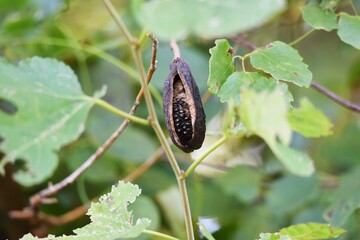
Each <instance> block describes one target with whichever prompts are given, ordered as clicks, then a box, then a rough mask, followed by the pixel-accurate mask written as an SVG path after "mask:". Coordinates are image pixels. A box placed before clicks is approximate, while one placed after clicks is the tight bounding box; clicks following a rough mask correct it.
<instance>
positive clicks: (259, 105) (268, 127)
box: [240, 88, 291, 145]
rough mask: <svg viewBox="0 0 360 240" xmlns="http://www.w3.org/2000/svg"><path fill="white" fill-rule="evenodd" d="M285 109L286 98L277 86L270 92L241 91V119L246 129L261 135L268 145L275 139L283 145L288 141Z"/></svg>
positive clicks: (288, 133)
mask: <svg viewBox="0 0 360 240" xmlns="http://www.w3.org/2000/svg"><path fill="white" fill-rule="evenodd" d="M287 110H288V106H287V104H286V99H285V97H284V95H283V94H282V93H281V91H280V90H279V89H278V88H276V89H275V90H274V91H271V92H268V91H263V92H260V93H256V92H254V91H251V90H246V91H244V92H243V99H242V103H241V105H240V115H241V117H242V121H243V122H244V125H245V127H246V128H247V129H248V130H250V131H252V132H253V133H255V134H256V135H258V136H261V137H262V138H263V139H264V140H265V141H266V142H267V143H268V144H269V145H271V144H273V143H275V142H276V141H277V139H279V140H280V141H281V142H282V143H284V144H285V145H287V144H289V143H290V139H291V130H290V127H289V124H288V122H287V117H286V116H287Z"/></svg>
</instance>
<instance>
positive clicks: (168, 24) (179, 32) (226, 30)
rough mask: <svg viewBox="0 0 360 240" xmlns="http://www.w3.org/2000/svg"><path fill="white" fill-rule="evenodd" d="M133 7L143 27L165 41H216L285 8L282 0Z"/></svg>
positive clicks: (174, 0)
mask: <svg viewBox="0 0 360 240" xmlns="http://www.w3.org/2000/svg"><path fill="white" fill-rule="evenodd" d="M134 4H135V5H136V11H135V13H136V15H137V19H138V21H139V22H140V23H141V25H142V26H143V27H145V28H146V29H149V30H150V31H151V32H153V33H154V34H155V35H156V36H158V37H159V38H161V39H164V40H170V39H171V38H175V39H180V38H184V37H187V36H189V35H191V34H195V35H198V36H200V37H204V38H215V37H218V36H228V35H230V34H235V33H240V32H243V31H246V30H249V29H251V28H254V27H257V26H260V25H261V24H263V23H265V22H266V21H268V20H269V19H270V18H271V17H272V16H274V15H275V14H278V13H279V12H281V11H282V10H283V9H284V8H285V5H286V3H285V1H283V0H277V1H275V0H271V1H266V2H263V1H261V0H253V1H237V0H225V1H224V0H211V1H201V0H170V1H150V2H146V3H142V4H139V1H138V2H137V3H134ZM159 12H161V14H154V13H159Z"/></svg>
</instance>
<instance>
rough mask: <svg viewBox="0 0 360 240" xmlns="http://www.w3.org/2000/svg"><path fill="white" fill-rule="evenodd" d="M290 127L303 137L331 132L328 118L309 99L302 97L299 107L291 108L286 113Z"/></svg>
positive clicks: (324, 134)
mask: <svg viewBox="0 0 360 240" xmlns="http://www.w3.org/2000/svg"><path fill="white" fill-rule="evenodd" d="M288 120H289V123H290V125H291V128H292V129H293V130H294V131H296V132H298V133H300V134H302V135H304V136H305V137H322V136H329V135H331V134H332V127H333V125H332V124H331V122H330V120H329V119H328V118H327V117H326V116H325V115H324V114H323V113H322V112H321V111H319V110H318V109H316V108H315V107H314V106H313V105H312V104H311V102H310V101H309V100H307V99H302V100H301V101H300V108H298V109H292V110H290V111H289V113H288Z"/></svg>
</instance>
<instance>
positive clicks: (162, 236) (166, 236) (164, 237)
mask: <svg viewBox="0 0 360 240" xmlns="http://www.w3.org/2000/svg"><path fill="white" fill-rule="evenodd" d="M143 233H146V234H149V235H151V236H155V237H160V238H162V239H169V240H180V239H178V238H175V237H172V236H169V235H167V234H164V233H159V232H155V231H151V230H147V229H145V230H143Z"/></svg>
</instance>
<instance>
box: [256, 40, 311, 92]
mask: <svg viewBox="0 0 360 240" xmlns="http://www.w3.org/2000/svg"><path fill="white" fill-rule="evenodd" d="M302 60H303V59H302V57H301V56H300V55H299V53H298V51H297V50H295V49H294V48H292V47H290V46H289V45H287V44H286V43H283V42H280V41H275V42H272V43H270V44H269V45H267V46H266V47H265V48H261V49H258V50H257V51H255V52H253V53H251V55H250V62H251V64H252V65H253V66H254V67H255V68H257V69H260V70H262V71H264V72H266V73H269V74H270V75H271V76H272V77H274V78H275V79H278V80H284V81H288V82H292V83H294V84H296V85H298V86H300V87H309V86H310V83H311V79H312V73H311V72H310V71H309V69H308V66H307V65H306V64H305V63H304V62H303V61H302Z"/></svg>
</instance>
